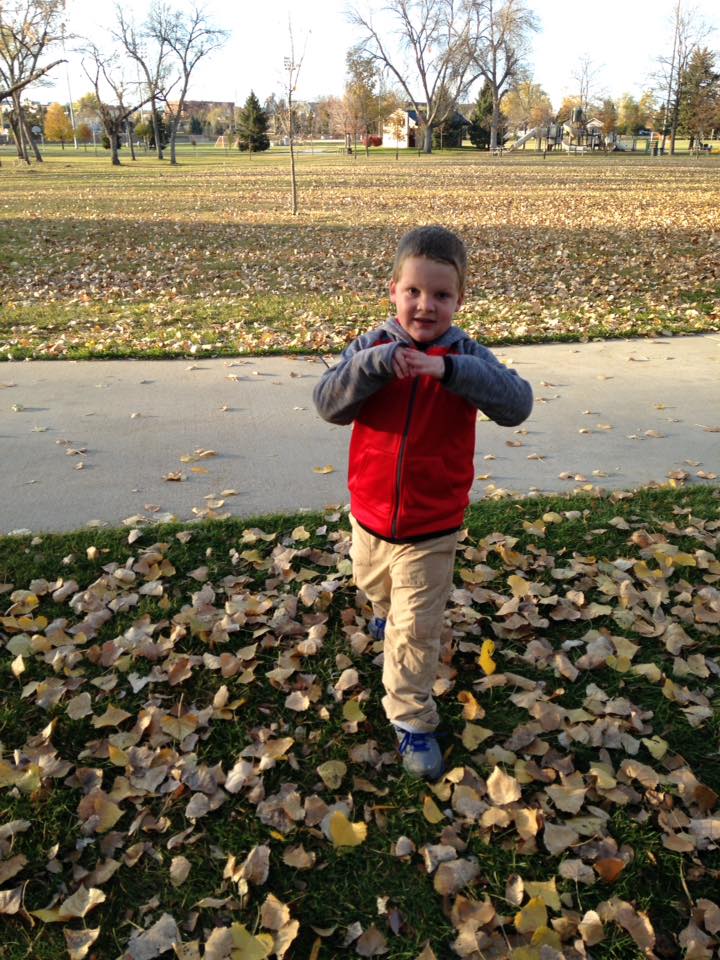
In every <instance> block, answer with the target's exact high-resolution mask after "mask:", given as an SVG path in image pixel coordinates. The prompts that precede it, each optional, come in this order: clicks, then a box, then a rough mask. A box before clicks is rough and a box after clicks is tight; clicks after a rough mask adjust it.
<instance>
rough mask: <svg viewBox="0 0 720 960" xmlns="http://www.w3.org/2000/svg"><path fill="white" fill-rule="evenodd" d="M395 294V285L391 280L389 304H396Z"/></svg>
mask: <svg viewBox="0 0 720 960" xmlns="http://www.w3.org/2000/svg"><path fill="white" fill-rule="evenodd" d="M396 292H397V284H396V283H395V281H394V280H391V281H390V302H391V303H395V302H396V301H395V296H396Z"/></svg>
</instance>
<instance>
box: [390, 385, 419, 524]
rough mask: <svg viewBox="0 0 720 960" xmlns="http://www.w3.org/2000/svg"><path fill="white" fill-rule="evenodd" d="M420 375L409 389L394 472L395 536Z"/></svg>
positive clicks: (393, 521)
mask: <svg viewBox="0 0 720 960" xmlns="http://www.w3.org/2000/svg"><path fill="white" fill-rule="evenodd" d="M419 382H420V377H415V380H414V382H413V385H412V390H411V391H410V400H409V401H408V411H407V416H406V417H405V427H404V429H403V438H402V443H401V444H400V453H399V454H398V463H397V471H396V473H395V498H396V506H395V513H394V514H393V518H392V527H391V536H393V537H397V524H398V516H399V514H400V477H401V475H402V468H403V461H404V459H405V449H406V447H407V441H408V434H409V433H410V420H411V419H412V413H413V407H414V406H415V397H416V395H417V391H418V383H419Z"/></svg>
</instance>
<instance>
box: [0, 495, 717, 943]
mask: <svg viewBox="0 0 720 960" xmlns="http://www.w3.org/2000/svg"><path fill="white" fill-rule="evenodd" d="M719 532H720V491H719V490H718V489H717V488H709V489H694V488H693V489H677V490H671V489H663V490H644V491H640V492H638V493H636V494H634V495H632V496H630V495H624V494H615V495H613V496H611V497H604V498H590V497H588V496H584V497H570V498H561V497H555V498H543V499H526V500H522V501H512V500H504V501H498V502H488V503H484V504H481V505H479V506H476V507H473V508H472V509H471V510H470V511H469V514H468V533H467V537H466V539H465V540H464V541H463V543H462V546H461V550H460V552H459V554H458V563H457V571H456V582H455V587H456V589H455V591H454V593H453V595H452V598H451V602H450V604H449V607H448V618H447V630H446V635H445V641H446V642H445V653H444V656H443V662H442V668H441V675H440V677H439V680H438V686H437V692H438V694H439V696H440V707H441V713H442V717H443V724H444V728H445V730H446V732H447V739H446V741H445V747H446V758H447V765H448V771H449V772H448V774H447V776H446V777H445V778H444V779H443V780H441V781H440V782H439V783H438V784H437V785H433V786H428V785H425V784H422V783H417V782H413V781H411V780H409V779H407V778H406V777H405V776H404V775H403V774H402V772H401V768H400V766H399V764H398V760H397V757H396V755H395V753H394V749H393V736H392V734H391V732H390V731H389V730H388V727H387V724H386V722H385V721H384V719H383V716H382V712H381V709H380V705H379V698H380V695H381V689H380V669H379V667H378V665H377V664H376V663H375V662H374V661H375V658H376V656H377V653H378V645H377V644H375V643H374V642H373V641H372V640H371V639H370V638H369V637H368V635H367V634H366V633H365V630H364V627H365V624H366V618H367V609H366V608H365V607H364V606H363V605H362V602H361V598H358V597H357V596H356V591H355V590H354V588H353V586H352V584H351V581H350V576H349V574H350V570H349V562H348V559H347V548H348V524H347V518H346V517H345V516H344V515H341V514H339V513H334V514H330V515H327V516H324V517H322V516H317V515H313V516H308V515H303V516H296V517H265V518H259V519H257V520H254V521H238V520H231V521H222V522H215V523H203V524H190V525H187V526H173V527H149V528H145V529H142V530H138V531H128V530H123V531H120V530H100V531H82V532H79V533H76V534H69V535H62V536H60V535H58V536H45V537H41V538H30V537H18V538H5V539H3V540H0V585H2V586H0V590H2V599H3V603H2V610H3V612H4V615H3V616H1V617H0V647H1V648H2V650H1V652H0V683H1V684H2V689H3V691H4V696H3V698H2V699H0V878H2V882H0V888H1V889H0V912H3V913H4V914H5V916H4V917H3V918H2V919H3V921H4V923H3V927H2V937H1V938H0V957H2V958H3V960H19V958H25V957H32V958H37V960H51V958H52V960H55V958H58V960H59V958H61V957H66V956H67V946H66V937H70V940H69V941H68V943H69V945H70V946H72V945H73V944H74V945H76V946H77V943H78V942H80V941H82V942H85V944H86V946H87V947H88V949H89V950H90V953H89V954H87V955H88V956H92V957H97V958H115V957H119V956H128V957H134V956H144V957H153V956H157V955H159V953H158V951H159V950H160V948H161V947H164V948H167V949H170V947H171V944H172V941H173V940H176V941H180V940H182V941H183V944H184V946H183V947H182V949H181V947H180V945H179V943H178V945H177V947H176V954H177V956H181V957H188V958H194V957H201V956H205V957H227V956H228V955H229V954H230V950H231V947H232V949H233V950H234V951H235V952H233V953H232V957H233V958H235V960H240V958H245V957H263V956H266V955H267V954H268V953H269V952H270V951H275V953H276V954H277V955H278V956H282V955H283V953H284V950H285V946H286V945H287V944H289V950H288V952H287V954H285V955H286V956H287V957H288V958H306V957H312V958H314V960H318V958H319V960H323V958H331V957H340V956H352V955H358V954H359V955H361V956H376V955H384V956H387V957H389V958H392V960H400V958H402V960H413V958H416V957H418V956H419V955H421V951H422V950H423V948H424V946H425V944H427V943H429V944H430V949H431V950H432V951H433V953H430V952H428V951H427V950H426V952H425V953H423V954H422V956H423V958H424V960H427V958H428V957H430V956H432V955H435V956H436V957H453V956H457V955H458V954H460V955H463V956H471V957H480V958H483V957H488V958H489V957H507V956H510V955H511V952H512V956H513V957H514V958H515V960H543V958H545V957H549V956H552V957H558V956H565V957H568V958H574V957H579V956H580V954H579V953H578V952H577V950H576V949H575V948H574V947H573V944H575V943H576V942H578V943H579V944H580V945H582V943H583V942H584V944H585V948H584V949H586V952H587V953H588V955H591V956H592V957H593V960H610V958H613V960H621V958H622V960H631V958H632V960H634V958H637V957H641V956H644V955H647V956H653V955H654V956H658V957H675V956H678V957H679V956H681V955H684V952H685V947H686V946H687V944H688V943H690V942H696V943H699V944H701V945H703V946H704V948H705V951H706V952H705V953H704V954H702V955H703V956H707V957H710V956H711V954H712V952H713V950H715V951H716V950H717V947H718V938H717V932H718V923H717V920H718V909H719V908H718V906H717V902H718V896H717V891H718V877H719V876H720V873H719V871H720V854H719V853H718V840H719V839H720V832H719V831H720V821H718V819H717V818H718V812H717V800H718V793H719V792H720V754H719V753H718V738H719V737H720V721H719V714H718V706H719V705H720V696H719V695H718V677H719V676H720V661H719V660H718V643H717V637H718V626H717V625H718V622H720V593H719V592H718V583H719V582H720V563H719V561H718V551H717V547H718V534H719ZM488 640H492V641H494V642H495V644H496V649H495V652H494V654H493V655H492V657H493V658H494V663H495V667H496V668H495V670H494V672H492V663H490V662H489V660H488V659H487V657H488V652H489V651H488V647H487V644H486V643H485V641H488ZM481 664H482V666H481ZM329 761H334V763H331V764H330V765H328V762H329ZM333 811H335V812H333ZM346 819H347V820H348V821H349V822H350V823H351V824H354V827H352V828H351V827H348V826H347V824H346V822H345V821H346ZM343 831H344V832H343ZM349 839H352V840H353V841H354V842H355V843H356V845H354V846H353V845H348V840H349ZM438 845H439V846H438ZM251 853H252V855H251ZM443 860H444V861H446V862H444V863H442V865H441V866H437V863H438V861H443ZM78 889H80V890H81V893H80V894H78V895H75V892H76V890H78ZM82 891H85V892H84V893H82ZM87 891H91V892H90V893H88V892H87ZM47 909H49V910H50V911H51V912H50V913H43V912H42V911H43V910H47ZM38 911H40V913H38ZM82 931H93V932H92V933H83V932H82ZM95 931H96V932H95ZM144 931H148V932H145V933H144ZM73 937H75V938H79V940H75V939H73ZM83 937H84V938H85V940H83ZM95 937H97V939H96V940H95V942H94V943H92V941H93V940H94V939H95ZM133 937H135V938H136V939H135V940H134V942H133V944H132V945H131V947H130V948H129V949H128V944H129V942H130V941H131V938H133ZM224 937H227V938H228V942H227V945H226V949H223V948H222V947H221V944H220V941H221V940H222V938H224ZM152 942H154V943H155V947H152V946H151V943H152ZM91 943H92V946H91ZM543 944H546V945H547V946H546V947H545V948H542V945H543ZM541 948H542V949H541ZM548 948H553V949H552V950H550V952H549V953H548V952H547V951H548ZM126 949H127V950H128V952H127V954H126V953H125V952H124V951H125V950H126ZM153 951H155V952H153ZM558 951H561V953H560V952H558ZM79 955H82V956H85V955H86V954H78V956H79ZM165 955H166V956H169V955H170V954H169V953H168V954H165ZM688 955H689V954H688ZM700 955H701V954H699V953H694V954H693V956H700Z"/></svg>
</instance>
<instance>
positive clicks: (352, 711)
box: [342, 700, 365, 723]
mask: <svg viewBox="0 0 720 960" xmlns="http://www.w3.org/2000/svg"><path fill="white" fill-rule="evenodd" d="M342 714H343V717H344V718H345V719H346V720H347V722H348V723H361V722H362V721H363V720H364V719H365V714H364V713H363V712H362V710H361V709H360V704H359V703H358V701H357V700H346V701H345V703H344V704H343V708H342Z"/></svg>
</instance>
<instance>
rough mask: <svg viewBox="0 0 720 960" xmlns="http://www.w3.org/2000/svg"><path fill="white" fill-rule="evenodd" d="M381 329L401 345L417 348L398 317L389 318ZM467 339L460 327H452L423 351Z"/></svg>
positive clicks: (425, 346)
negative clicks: (405, 344)
mask: <svg viewBox="0 0 720 960" xmlns="http://www.w3.org/2000/svg"><path fill="white" fill-rule="evenodd" d="M381 329H382V330H384V331H385V333H387V335H388V336H389V337H390V338H391V339H393V340H398V341H400V342H401V343H407V344H409V345H410V346H416V344H415V341H414V340H413V338H412V337H411V336H410V334H409V333H408V332H407V331H406V330H405V329H404V328H403V327H401V326H400V324H399V323H398V321H397V318H396V317H388V319H387V320H386V321H385V323H384V324H383V325H382V327H381ZM467 339H468V335H467V334H466V333H465V331H464V330H461V329H460V327H456V326H451V327H450V328H449V329H447V330H446V331H445V333H444V334H443V335H442V336H441V337H438V338H437V340H433V341H432V342H431V343H426V344H424V345H423V349H427V348H428V347H450V346H452V345H453V344H454V343H457V342H458V341H459V340H467Z"/></svg>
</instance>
